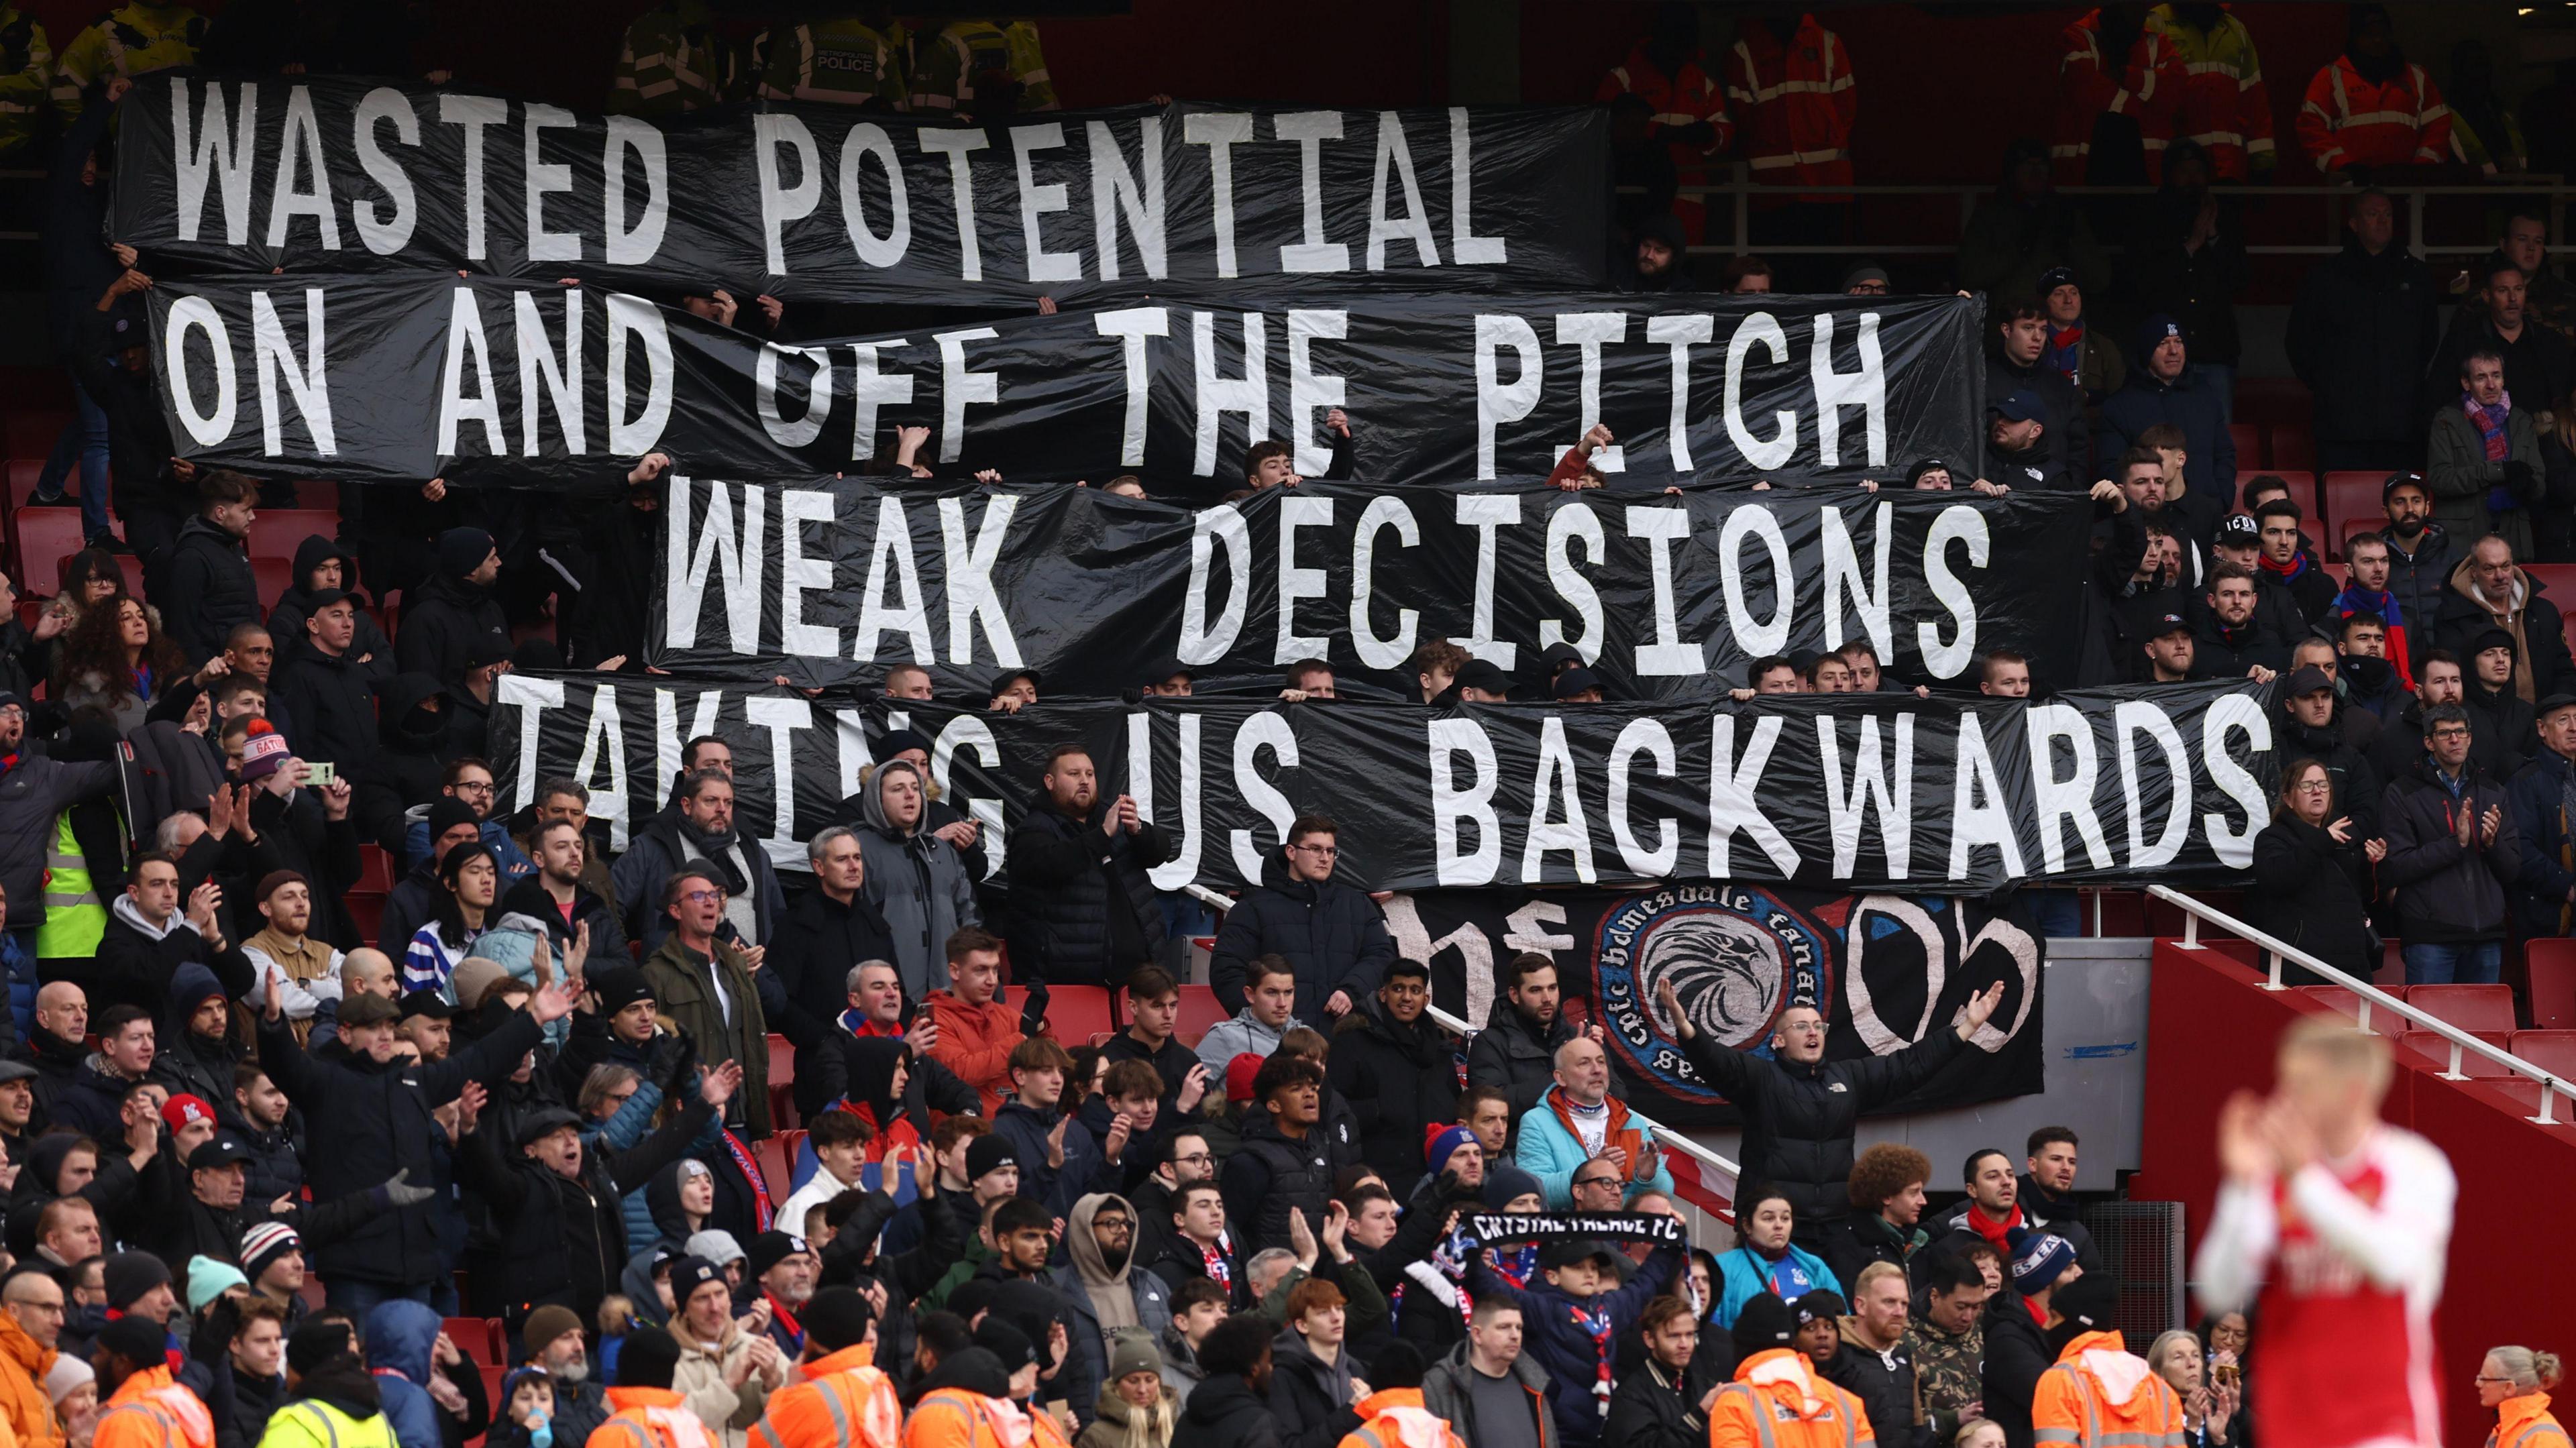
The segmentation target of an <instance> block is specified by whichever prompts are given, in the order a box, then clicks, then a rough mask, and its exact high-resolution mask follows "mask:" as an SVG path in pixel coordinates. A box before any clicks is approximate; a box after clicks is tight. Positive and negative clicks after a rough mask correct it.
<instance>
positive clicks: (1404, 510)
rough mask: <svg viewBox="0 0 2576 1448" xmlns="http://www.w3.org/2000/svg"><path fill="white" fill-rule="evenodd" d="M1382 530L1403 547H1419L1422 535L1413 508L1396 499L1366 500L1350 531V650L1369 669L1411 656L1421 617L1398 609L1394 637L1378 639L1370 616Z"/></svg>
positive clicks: (1394, 665) (1396, 663)
mask: <svg viewBox="0 0 2576 1448" xmlns="http://www.w3.org/2000/svg"><path fill="white" fill-rule="evenodd" d="M1381 528H1393V529H1394V530H1395V537H1396V542H1397V543H1398V544H1400V545H1402V546H1403V547H1406V548H1412V547H1416V546H1418V545H1419V544H1420V543H1421V542H1422V533H1421V530H1420V529H1419V528H1418V527H1416V526H1415V524H1414V521H1413V509H1411V508H1409V507H1407V506H1406V505H1405V504H1404V502H1403V501H1402V500H1401V499H1397V498H1371V499H1369V505H1368V506H1367V507H1366V508H1364V509H1362V510H1361V512H1360V521H1359V526H1358V527H1357V528H1355V529H1353V530H1352V532H1351V648H1352V650H1353V652H1355V653H1357V654H1358V655H1359V656H1360V662H1361V663H1362V664H1365V665H1367V666H1368V667H1370V668H1372V669H1393V668H1398V667H1401V666H1402V665H1403V663H1404V661H1405V660H1406V659H1408V658H1410V657H1412V656H1413V632H1414V628H1415V626H1416V625H1418V624H1419V623H1420V622H1421V615H1420V614H1418V613H1417V612H1415V611H1414V610H1412V609H1409V608H1399V609H1397V610H1396V612H1395V632H1394V634H1393V635H1391V636H1389V637H1385V638H1380V637H1379V636H1378V632H1377V623H1376V620H1375V619H1373V618H1372V617H1371V616H1370V613H1371V604H1372V603H1373V601H1374V598H1375V592H1376V587H1377V535H1378V530H1379V529H1381ZM1317 652H1318V653H1321V652H1322V651H1321V650H1318V651H1317Z"/></svg>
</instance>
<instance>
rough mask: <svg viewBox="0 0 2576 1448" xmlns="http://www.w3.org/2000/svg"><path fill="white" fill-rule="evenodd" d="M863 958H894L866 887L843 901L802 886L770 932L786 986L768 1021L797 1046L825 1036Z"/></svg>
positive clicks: (771, 958) (773, 961)
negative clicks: (782, 1008)
mask: <svg viewBox="0 0 2576 1448" xmlns="http://www.w3.org/2000/svg"><path fill="white" fill-rule="evenodd" d="M594 928H595V927H594ZM863 960H882V961H887V962H889V963H890V962H892V961H893V960H894V940H893V938H892V937H891V936H889V935H888V934H887V932H886V923H885V917H884V916H883V915H880V914H878V913H877V907H876V905H875V903H874V902H872V901H870V900H869V899H868V896H867V892H866V891H864V890H862V891H859V892H858V893H856V894H853V895H852V896H851V897H850V903H849V904H847V905H844V904H842V903H841V902H839V901H838V900H835V899H833V898H832V897H831V896H829V895H826V894H824V893H823V892H822V891H821V890H819V889H814V890H808V891H806V892H805V897H804V898H803V899H801V900H798V901H797V902H796V903H795V904H794V905H791V906H789V907H788V909H787V914H786V915H785V916H783V917H782V918H781V919H780V920H779V922H778V928H777V930H776V932H775V933H773V934H772V935H771V936H770V937H769V955H768V957H767V964H768V968H769V969H771V970H774V971H776V972H777V973H778V983H779V984H780V985H782V986H784V987H785V988H786V991H787V1010H786V1012H785V1013H784V1014H783V1015H781V1016H780V1017H779V1019H777V1020H776V1021H773V1022H771V1024H772V1025H774V1026H776V1027H777V1029H778V1031H779V1033H780V1034H781V1035H784V1036H785V1037H787V1039H788V1040H790V1041H793V1042H795V1044H796V1048H797V1049H798V1050H800V1051H801V1050H804V1049H805V1048H807V1047H809V1046H812V1045H813V1044H815V1043H816V1042H818V1041H821V1040H823V1039H825V1037H826V1036H827V1034H828V1033H829V1032H830V1031H831V1030H832V1028H833V1025H834V1023H835V1022H837V1021H838V1020H839V1019H840V1017H841V1012H843V1011H845V1010H847V1009H849V1005H850V990H849V983H850V967H852V966H854V965H857V964H858V963H859V962H860V961H863Z"/></svg>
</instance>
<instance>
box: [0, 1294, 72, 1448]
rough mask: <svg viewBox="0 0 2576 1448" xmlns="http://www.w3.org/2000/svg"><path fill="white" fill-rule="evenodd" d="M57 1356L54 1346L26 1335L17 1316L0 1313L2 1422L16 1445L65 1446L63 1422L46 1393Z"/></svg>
mask: <svg viewBox="0 0 2576 1448" xmlns="http://www.w3.org/2000/svg"><path fill="white" fill-rule="evenodd" d="M54 1356H55V1354H54V1350H53V1349H52V1348H49V1347H40V1346H38V1345H37V1343H36V1340H35V1339H34V1338H32V1337H29V1336H27V1330H26V1329H25V1328H23V1327H20V1326H19V1325H18V1319H16V1318H14V1317H12V1316H10V1315H9V1314H8V1313H5V1312H0V1421H6V1422H7V1423H8V1425H9V1431H10V1433H11V1434H12V1435H13V1436H14V1437H15V1438H16V1439H17V1448H63V1425H62V1423H61V1421H60V1420H58V1419H56V1418H55V1417H54V1404H53V1400H52V1399H51V1398H49V1397H47V1396H46V1394H45V1374H47V1373H49V1372H52V1371H53V1370H54Z"/></svg>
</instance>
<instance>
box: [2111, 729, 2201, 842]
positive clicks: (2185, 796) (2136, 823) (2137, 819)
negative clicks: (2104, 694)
mask: <svg viewBox="0 0 2576 1448" xmlns="http://www.w3.org/2000/svg"><path fill="white" fill-rule="evenodd" d="M2111 732H2112V734H2113V736H2114V737H2116V738H2117V739H2118V740H2119V741H2120V793H2121V797H2122V799H2123V800H2125V801H2126V803H2127V805H2128V814H2129V860H2128V868H2129V869H2130V870H2131V871H2132V872H2134V873H2138V874H2144V873H2146V872H2148V871H2151V870H2161V869H2163V868H2164V867H2165V866H2167V865H2170V864H2172V863H2173V862H2174V861H2175V860H2176V859H2178V858H2180V857H2181V855H2182V847H2183V843H2184V841H2185V840H2187V839H2188V838H2189V837H2190V835H2191V806H2192V799H2191V756H2190V755H2188V754H2186V753H2184V752H2183V743H2182V731H2181V730H2180V729H2178V728H2176V727H2174V722H2173V720H2172V718H2171V717H2170V716H2168V715H2167V714H2166V713H2165V711H2164V710H2162V709H2159V708H2157V707H2156V706H2155V705H2153V704H2150V703H2148V702H2146V701H2145V700H2143V699H2128V700H2123V701H2122V702H2121V703H2119V704H2118V705H2116V706H2114V707H2113V708H2112V710H2111ZM2141 734H2144V735H2146V736H2148V737H2149V738H2151V739H2153V740H2154V741H2155V745H2156V748H2157V749H2158V750H2159V751H2160V752H2162V753H2163V755H2164V758H2165V778H2164V780H2163V781H2162V784H2163V790H2162V792H2163V794H2164V797H2165V818H2164V832H2163V833H2162V834H2159V835H2158V836H2156V841H2155V843H2154V844H2152V845H2150V844H2148V843H2147V808H2146V789H2145V785H2146V781H2145V780H2144V779H2143V778H2141V777H2140V775H2139V773H2138V736H2139V735H2141Z"/></svg>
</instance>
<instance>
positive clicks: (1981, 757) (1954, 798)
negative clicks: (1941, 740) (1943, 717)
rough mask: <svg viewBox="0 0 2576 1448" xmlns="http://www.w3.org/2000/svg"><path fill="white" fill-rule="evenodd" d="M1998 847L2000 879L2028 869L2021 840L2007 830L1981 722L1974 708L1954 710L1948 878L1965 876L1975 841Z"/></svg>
mask: <svg viewBox="0 0 2576 1448" xmlns="http://www.w3.org/2000/svg"><path fill="white" fill-rule="evenodd" d="M1980 845H1985V846H1990V847H1992V848H1993V849H1995V850H1996V851H1997V852H1999V854H2000V856H2001V861H2002V867H2003V874H2004V877H2005V878H2006V879H2012V880H2018V879H2020V878H2021V877H2022V876H2023V875H2025V874H2027V873H2029V872H2028V871H2026V870H2024V869H2023V868H2022V866H2021V841H2020V840H2019V839H2018V838H2016V837H2015V836H2014V834H2013V807H2012V801H2011V800H2009V799H2008V798H2006V797H2005V795H2004V781H2003V776H2002V775H2001V774H2000V773H1999V772H1998V771H1997V770H1996V769H1995V760H1994V755H1993V754H1991V753H1989V752H1988V751H1987V749H1986V726H1985V721H1984V720H1983V719H1981V718H1979V717H1978V715H1977V714H1976V712H1975V711H1973V710H1967V711H1962V712H1961V713H1960V715H1959V746H1958V760H1957V764H1956V769H1955V779H1954V780H1953V783H1952V792H1951V798H1950V878H1951V879H1952V880H1954V881H1956V880H1965V879H1967V878H1968V864H1969V857H1970V856H1971V855H1972V854H1973V853H1974V852H1975V850H1976V849H1977V847H1978V846H1980Z"/></svg>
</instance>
